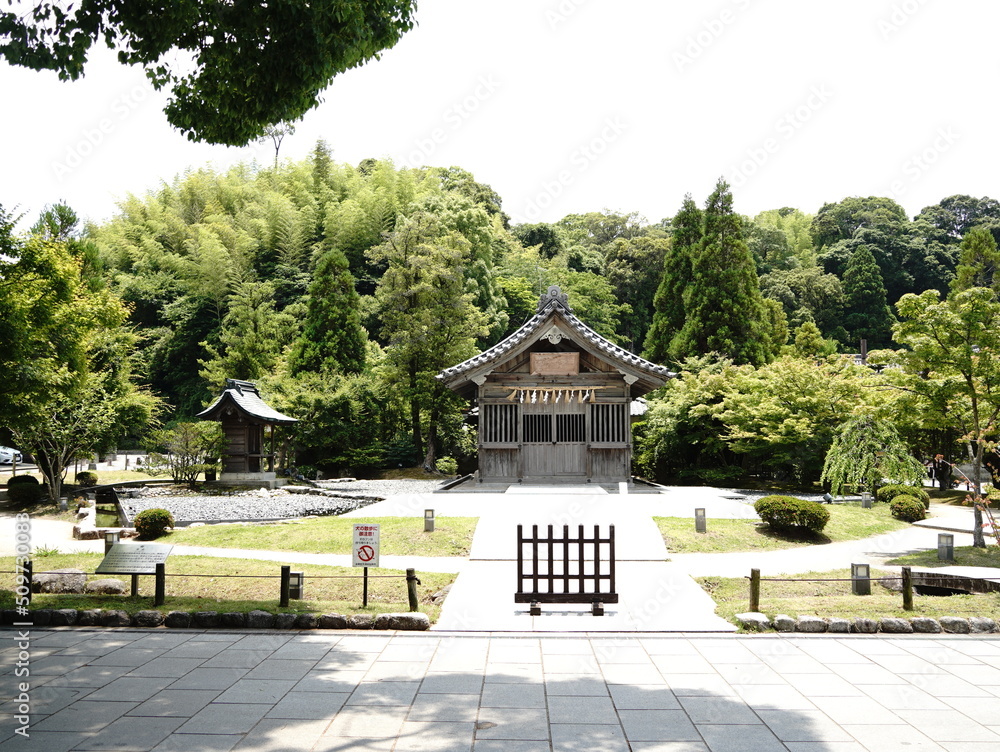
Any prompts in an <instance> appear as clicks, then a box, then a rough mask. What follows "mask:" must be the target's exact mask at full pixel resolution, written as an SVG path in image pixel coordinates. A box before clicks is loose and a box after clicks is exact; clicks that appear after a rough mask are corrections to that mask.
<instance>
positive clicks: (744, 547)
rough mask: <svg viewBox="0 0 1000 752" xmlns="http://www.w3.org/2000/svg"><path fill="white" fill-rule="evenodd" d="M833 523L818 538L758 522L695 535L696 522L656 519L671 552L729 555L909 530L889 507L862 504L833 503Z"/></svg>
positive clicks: (724, 523)
mask: <svg viewBox="0 0 1000 752" xmlns="http://www.w3.org/2000/svg"><path fill="white" fill-rule="evenodd" d="M826 508H827V509H828V510H829V511H830V521H829V522H828V523H827V525H826V527H825V528H824V529H823V532H822V533H821V534H819V535H816V534H812V533H808V532H806V533H803V534H802V535H789V534H787V533H778V532H774V531H772V530H771V529H770V528H768V526H767V525H765V524H764V523H762V522H760V521H758V520H716V519H709V520H708V522H707V531H708V532H705V533H696V532H695V530H694V520H691V519H684V518H679V517H654V518H653V519H654V521H655V522H656V524H657V525H658V526H659V528H660V533H661V534H662V535H663V540H664V541H665V542H666V544H667V550H668V551H670V552H671V553H729V552H738V551H773V550H777V549H783V548H795V547H797V546H807V545H821V544H824V543H837V542H840V541H848V540H859V539H861V538H870V537H872V536H875V535H882V534H884V533H888V532H891V531H893V530H901V529H902V528H905V527H909V524H908V523H906V522H901V521H900V520H896V519H893V517H892V515H891V514H890V512H889V505H888V504H876V505H875V506H874V507H872V508H871V509H862V508H861V506H860V504H857V505H855V504H830V505H827V506H826Z"/></svg>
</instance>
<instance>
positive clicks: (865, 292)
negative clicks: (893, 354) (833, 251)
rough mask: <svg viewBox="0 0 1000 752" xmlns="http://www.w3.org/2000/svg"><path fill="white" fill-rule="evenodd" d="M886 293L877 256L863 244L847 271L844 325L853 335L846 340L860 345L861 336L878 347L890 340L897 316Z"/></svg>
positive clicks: (852, 257)
mask: <svg viewBox="0 0 1000 752" xmlns="http://www.w3.org/2000/svg"><path fill="white" fill-rule="evenodd" d="M885 294H886V293H885V285H883V284H882V274H881V273H880V272H879V268H878V264H876V263H875V257H874V256H873V255H872V253H871V251H869V250H868V248H867V246H864V245H862V246H859V247H858V248H857V250H856V251H854V253H853V254H852V255H851V260H850V262H849V263H848V265H847V271H846V272H845V273H844V298H845V303H846V305H845V313H846V316H845V318H844V326H845V327H846V329H847V331H848V333H849V336H850V337H851V341H850V343H845V344H849V345H856V344H857V341H858V340H860V339H866V340H868V346H869V347H870V348H872V349H875V348H878V347H884V346H885V345H887V344H888V343H889V342H890V340H891V338H892V324H893V322H894V318H893V315H892V311H890V310H889V306H888V304H887V303H886V299H885Z"/></svg>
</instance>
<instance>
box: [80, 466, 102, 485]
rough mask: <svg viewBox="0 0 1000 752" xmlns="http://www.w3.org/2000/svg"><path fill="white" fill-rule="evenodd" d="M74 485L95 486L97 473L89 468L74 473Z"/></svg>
mask: <svg viewBox="0 0 1000 752" xmlns="http://www.w3.org/2000/svg"><path fill="white" fill-rule="evenodd" d="M76 485H78V486H96V485H97V473H95V472H92V471H90V470H81V471H80V472H78V473H77V474H76Z"/></svg>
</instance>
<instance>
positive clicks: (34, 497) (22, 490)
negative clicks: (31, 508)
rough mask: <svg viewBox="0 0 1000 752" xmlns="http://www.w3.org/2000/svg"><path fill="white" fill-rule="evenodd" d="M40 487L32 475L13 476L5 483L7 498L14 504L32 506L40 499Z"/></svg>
mask: <svg viewBox="0 0 1000 752" xmlns="http://www.w3.org/2000/svg"><path fill="white" fill-rule="evenodd" d="M42 490H43V489H42V485H41V483H39V482H38V478H36V477H35V476H33V475H15V476H14V477H13V478H11V479H10V480H8V481H7V498H8V499H9V500H10V501H12V502H13V503H15V504H33V503H35V502H36V501H38V500H39V499H40V498H42Z"/></svg>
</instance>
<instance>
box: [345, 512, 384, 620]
mask: <svg viewBox="0 0 1000 752" xmlns="http://www.w3.org/2000/svg"><path fill="white" fill-rule="evenodd" d="M378 549H379V527H378V525H377V524H376V525H372V524H355V525H354V544H353V545H352V546H351V550H352V554H353V557H352V559H353V560H352V566H355V567H364V572H363V583H364V584H363V586H362V595H361V606H362V608H367V607H368V567H377V566H378V554H379V550H378Z"/></svg>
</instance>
